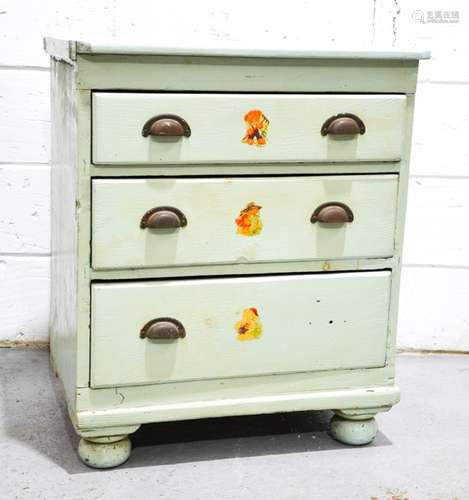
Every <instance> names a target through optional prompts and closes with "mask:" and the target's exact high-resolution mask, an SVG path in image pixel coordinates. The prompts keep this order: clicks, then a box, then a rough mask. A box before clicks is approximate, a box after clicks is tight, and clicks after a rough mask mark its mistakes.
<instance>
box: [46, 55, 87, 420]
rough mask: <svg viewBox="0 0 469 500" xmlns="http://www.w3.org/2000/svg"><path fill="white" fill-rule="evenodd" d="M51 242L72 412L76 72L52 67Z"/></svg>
mask: <svg viewBox="0 0 469 500" xmlns="http://www.w3.org/2000/svg"><path fill="white" fill-rule="evenodd" d="M51 64H52V95H53V100H52V177H51V202H52V217H53V219H52V238H51V250H52V258H51V304H50V305H51V308H50V349H51V359H52V362H53V365H54V369H55V371H56V373H58V375H59V376H60V378H61V380H62V383H63V385H64V388H65V394H66V398H67V401H68V404H69V408H70V411H71V412H73V409H74V407H75V399H76V392H75V391H76V384H77V364H78V362H79V361H78V358H79V356H80V352H79V350H78V349H77V335H78V319H77V318H78V315H79V310H78V301H77V289H78V279H77V275H78V274H79V272H80V271H79V269H78V267H77V233H78V227H77V224H76V210H77V202H78V201H79V192H78V172H77V146H78V144H77V121H76V93H75V88H74V87H75V85H74V81H75V71H74V68H73V67H72V66H69V65H67V64H63V63H59V62H56V61H52V63H51Z"/></svg>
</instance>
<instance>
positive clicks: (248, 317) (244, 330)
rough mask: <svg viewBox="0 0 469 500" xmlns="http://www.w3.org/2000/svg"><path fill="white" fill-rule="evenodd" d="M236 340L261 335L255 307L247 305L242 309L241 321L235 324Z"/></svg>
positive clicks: (256, 337) (255, 337) (251, 338)
mask: <svg viewBox="0 0 469 500" xmlns="http://www.w3.org/2000/svg"><path fill="white" fill-rule="evenodd" d="M235 329H236V332H237V334H238V340H254V339H258V338H260V337H261V335H262V324H261V322H260V320H259V313H258V312H257V309H256V308H255V307H249V308H247V309H245V310H244V311H243V316H242V318H241V321H238V322H237V323H236V324H235Z"/></svg>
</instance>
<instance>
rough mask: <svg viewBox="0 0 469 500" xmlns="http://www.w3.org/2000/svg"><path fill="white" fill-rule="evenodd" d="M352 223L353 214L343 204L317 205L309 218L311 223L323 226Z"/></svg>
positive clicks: (331, 202)
mask: <svg viewBox="0 0 469 500" xmlns="http://www.w3.org/2000/svg"><path fill="white" fill-rule="evenodd" d="M352 221H353V212H352V210H351V209H350V207H348V206H347V205H346V204H345V203H340V202H338V201H329V202H328V203H323V204H322V205H319V206H318V207H317V208H316V210H315V211H314V212H313V215H312V216H311V222H312V223H313V224H314V223H315V222H321V223H323V224H344V223H345V222H352Z"/></svg>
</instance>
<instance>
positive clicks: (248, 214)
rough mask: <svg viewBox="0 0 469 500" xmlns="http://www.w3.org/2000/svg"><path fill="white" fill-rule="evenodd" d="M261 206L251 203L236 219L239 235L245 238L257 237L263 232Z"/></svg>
mask: <svg viewBox="0 0 469 500" xmlns="http://www.w3.org/2000/svg"><path fill="white" fill-rule="evenodd" d="M261 208H262V207H261V206H260V205H257V204H256V203H254V202H253V201H250V202H249V203H248V204H247V205H246V206H245V207H244V208H243V209H242V210H241V211H240V212H239V217H237V218H236V219H235V222H236V225H237V226H238V234H242V235H243V236H255V235H256V234H259V233H260V232H261V231H262V227H263V226H262V220H261V216H260V211H261Z"/></svg>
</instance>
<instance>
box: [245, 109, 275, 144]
mask: <svg viewBox="0 0 469 500" xmlns="http://www.w3.org/2000/svg"><path fill="white" fill-rule="evenodd" d="M244 121H245V122H246V125H247V129H246V135H245V136H244V137H243V142H244V143H245V144H250V145H255V146H265V144H266V143H267V129H268V128H269V120H268V119H267V118H266V116H265V115H264V113H263V112H262V111H261V110H260V109H251V111H248V112H247V113H246V114H245V115H244Z"/></svg>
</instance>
